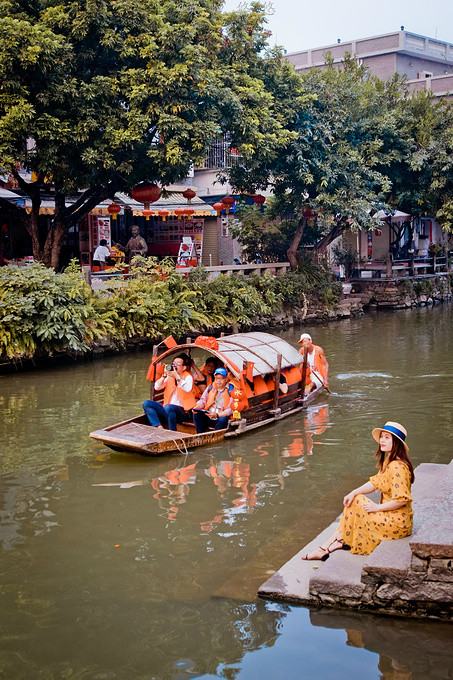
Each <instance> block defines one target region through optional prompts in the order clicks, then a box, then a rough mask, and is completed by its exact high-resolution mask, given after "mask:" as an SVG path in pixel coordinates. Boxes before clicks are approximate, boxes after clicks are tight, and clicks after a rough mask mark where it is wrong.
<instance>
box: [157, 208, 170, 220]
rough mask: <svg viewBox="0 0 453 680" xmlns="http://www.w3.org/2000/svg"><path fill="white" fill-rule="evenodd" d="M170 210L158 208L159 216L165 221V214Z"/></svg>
mask: <svg viewBox="0 0 453 680" xmlns="http://www.w3.org/2000/svg"><path fill="white" fill-rule="evenodd" d="M169 214H170V212H169V211H168V210H159V217H162V220H163V221H164V222H165V219H166V217H167V215H169Z"/></svg>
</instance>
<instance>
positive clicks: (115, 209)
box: [107, 203, 121, 220]
mask: <svg viewBox="0 0 453 680" xmlns="http://www.w3.org/2000/svg"><path fill="white" fill-rule="evenodd" d="M107 212H108V214H109V215H111V217H112V220H116V216H117V215H118V213H120V212H121V206H120V205H118V203H110V205H109V206H108V208H107Z"/></svg>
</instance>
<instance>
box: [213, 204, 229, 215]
mask: <svg viewBox="0 0 453 680" xmlns="http://www.w3.org/2000/svg"><path fill="white" fill-rule="evenodd" d="M212 207H213V208H214V210H215V211H216V213H217V217H220V213H221V212H222V210H225V209H226V205H224V204H223V203H214V205H213V206H212Z"/></svg>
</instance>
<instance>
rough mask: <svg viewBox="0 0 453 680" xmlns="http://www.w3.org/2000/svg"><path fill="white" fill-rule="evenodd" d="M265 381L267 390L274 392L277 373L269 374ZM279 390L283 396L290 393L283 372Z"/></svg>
mask: <svg viewBox="0 0 453 680" xmlns="http://www.w3.org/2000/svg"><path fill="white" fill-rule="evenodd" d="M264 380H265V382H266V385H267V389H268V390H269V391H270V392H272V390H273V389H274V388H275V373H268V374H267V375H265V376H264ZM279 389H280V392H281V393H282V394H287V393H288V383H287V381H286V378H285V376H284V375H283V372H282V373H280V379H279Z"/></svg>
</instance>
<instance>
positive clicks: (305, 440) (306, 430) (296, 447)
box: [281, 404, 329, 458]
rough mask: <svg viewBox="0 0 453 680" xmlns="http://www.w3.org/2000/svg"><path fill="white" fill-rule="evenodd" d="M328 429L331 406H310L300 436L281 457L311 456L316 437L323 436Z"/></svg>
mask: <svg viewBox="0 0 453 680" xmlns="http://www.w3.org/2000/svg"><path fill="white" fill-rule="evenodd" d="M328 427H329V405H328V404H316V405H314V406H310V407H309V408H308V409H307V410H306V412H305V414H304V421H303V427H302V428H301V429H300V433H299V436H297V435H296V434H295V435H294V439H293V441H292V442H291V443H290V444H289V445H288V446H286V447H285V448H284V449H283V450H282V453H281V455H282V456H283V457H284V458H298V457H299V456H304V455H305V456H311V455H312V453H313V445H314V444H315V442H314V440H313V437H314V435H320V434H322V433H323V432H325V430H326V429H327V428H328Z"/></svg>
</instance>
